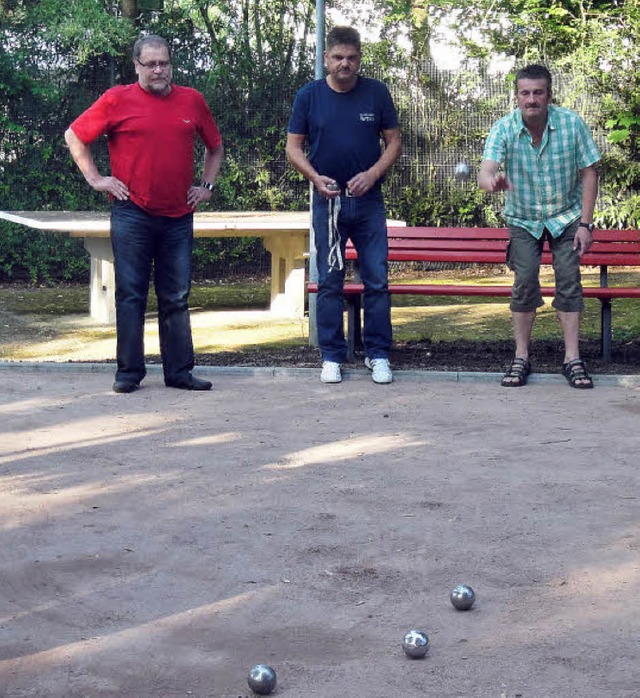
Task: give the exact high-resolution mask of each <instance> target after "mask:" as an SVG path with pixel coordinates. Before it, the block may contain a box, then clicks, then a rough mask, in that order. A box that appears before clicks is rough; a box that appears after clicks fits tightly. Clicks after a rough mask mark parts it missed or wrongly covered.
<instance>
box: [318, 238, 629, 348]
mask: <svg viewBox="0 0 640 698" xmlns="http://www.w3.org/2000/svg"><path fill="white" fill-rule="evenodd" d="M387 232H388V237H389V256H388V259H389V261H393V262H448V263H472V264H504V263H505V255H506V247H507V241H508V239H509V231H508V230H507V229H506V228H422V227H420V228H412V227H406V228H388V231H387ZM345 256H346V258H347V259H348V260H354V261H355V260H357V254H356V251H355V249H354V247H353V245H351V241H349V242H348V244H347V250H346V255H345ZM542 263H543V264H551V253H550V252H549V250H548V249H547V245H546V244H545V247H544V250H543V253H542ZM582 266H585V267H599V268H600V285H599V286H597V287H585V288H584V296H585V298H597V299H598V300H599V301H600V303H601V313H600V317H601V331H600V346H601V351H602V356H603V358H604V359H605V361H611V301H612V300H614V299H615V298H640V288H639V287H637V286H609V268H610V267H638V266H640V230H596V231H595V233H594V243H593V245H592V247H591V249H590V250H589V252H588V253H587V254H586V255H584V256H583V257H582ZM307 289H308V291H309V292H310V293H316V292H317V290H318V289H317V284H312V283H310V284H308V285H307ZM363 290H364V287H363V286H362V284H360V283H357V282H347V283H346V284H345V288H344V292H345V293H344V295H345V302H346V306H347V311H348V345H349V354H350V359H353V355H354V352H355V349H356V347H357V346H359V345H360V343H361V331H360V328H361V323H360V307H361V294H362V292H363ZM389 291H390V293H392V294H405V295H420V296H489V297H505V298H508V297H509V296H510V295H511V286H471V285H465V284H462V283H461V284H429V283H425V284H422V283H420V284H402V283H390V284H389ZM554 293H555V289H554V287H553V286H545V287H543V289H542V294H543V295H544V296H553V295H554Z"/></svg>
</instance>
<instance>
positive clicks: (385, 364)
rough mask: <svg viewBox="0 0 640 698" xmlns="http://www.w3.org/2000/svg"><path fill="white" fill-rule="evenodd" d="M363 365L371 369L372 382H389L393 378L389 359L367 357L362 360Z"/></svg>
mask: <svg viewBox="0 0 640 698" xmlns="http://www.w3.org/2000/svg"><path fill="white" fill-rule="evenodd" d="M364 365H365V366H366V367H367V368H368V369H369V370H370V371H371V378H372V380H373V382H374V383H391V381H392V380H393V373H391V366H389V359H370V358H369V357H367V358H366V359H365V360H364Z"/></svg>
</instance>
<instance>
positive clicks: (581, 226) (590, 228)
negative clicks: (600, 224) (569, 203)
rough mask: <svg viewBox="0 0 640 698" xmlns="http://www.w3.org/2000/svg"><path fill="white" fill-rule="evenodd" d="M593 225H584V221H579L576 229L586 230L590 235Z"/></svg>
mask: <svg viewBox="0 0 640 698" xmlns="http://www.w3.org/2000/svg"><path fill="white" fill-rule="evenodd" d="M595 227H596V226H595V225H594V224H593V223H585V222H584V221H580V223H578V228H586V229H587V230H588V231H589V232H590V233H592V232H593V231H594V230H595Z"/></svg>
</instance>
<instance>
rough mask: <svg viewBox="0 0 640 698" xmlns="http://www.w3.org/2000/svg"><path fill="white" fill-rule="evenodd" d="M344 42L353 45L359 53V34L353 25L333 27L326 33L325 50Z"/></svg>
mask: <svg viewBox="0 0 640 698" xmlns="http://www.w3.org/2000/svg"><path fill="white" fill-rule="evenodd" d="M340 44H346V45H347V46H355V48H356V49H357V50H358V53H361V51H362V49H361V46H360V34H358V32H357V31H356V30H355V29H354V28H353V27H334V28H333V29H332V30H331V31H330V32H329V33H328V34H327V51H330V50H331V49H332V48H333V47H334V46H339V45H340Z"/></svg>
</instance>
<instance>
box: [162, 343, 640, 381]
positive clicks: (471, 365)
mask: <svg viewBox="0 0 640 698" xmlns="http://www.w3.org/2000/svg"><path fill="white" fill-rule="evenodd" d="M580 349H581V353H582V357H583V358H584V359H585V361H586V362H587V363H588V368H589V370H590V371H592V372H593V373H601V374H621V375H624V374H636V373H640V341H636V340H634V341H630V342H627V343H616V344H614V345H613V347H612V359H613V360H612V361H611V362H609V363H607V362H605V361H603V359H602V357H601V355H600V344H599V342H596V341H593V342H583V343H582V344H581V347H580ZM513 350H514V344H513V342H505V341H497V342H481V341H472V342H471V341H465V340H459V341H454V342H431V341H430V340H428V339H424V340H420V341H410V342H397V343H396V344H395V345H394V347H393V351H392V353H391V363H392V366H393V368H395V369H398V370H426V371H483V372H484V371H486V372H500V371H503V370H504V369H505V367H506V366H507V365H508V364H509V361H510V360H511V358H512V357H513ZM562 359H563V344H562V342H561V341H540V342H535V343H534V346H533V351H532V354H531V361H532V364H533V370H534V371H535V372H536V373H558V372H559V371H560V366H561V362H562ZM154 360H156V361H157V360H158V357H154ZM363 360H364V355H363V354H362V353H361V352H360V353H358V355H357V361H356V363H353V364H347V366H354V367H355V366H358V367H361V366H362V362H363ZM319 361H320V359H319V354H318V350H317V349H314V348H312V347H309V346H297V347H284V348H281V349H272V348H261V349H256V350H245V351H233V352H218V353H215V354H198V355H197V363H198V364H200V365H203V366H298V367H303V368H306V367H315V366H318V365H319Z"/></svg>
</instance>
